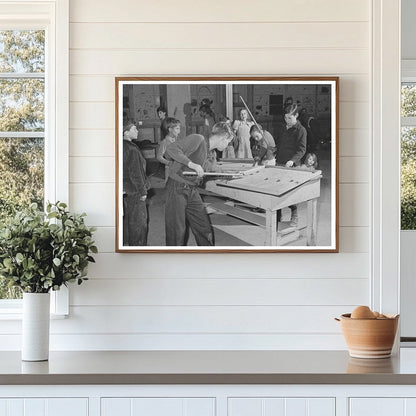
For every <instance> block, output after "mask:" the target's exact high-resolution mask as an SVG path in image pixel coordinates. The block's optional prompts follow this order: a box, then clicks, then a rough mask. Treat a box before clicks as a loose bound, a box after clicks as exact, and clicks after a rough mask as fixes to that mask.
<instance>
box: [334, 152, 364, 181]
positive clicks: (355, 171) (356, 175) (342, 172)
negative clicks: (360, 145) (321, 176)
mask: <svg viewBox="0 0 416 416" xmlns="http://www.w3.org/2000/svg"><path fill="white" fill-rule="evenodd" d="M369 179H370V166H369V161H368V157H340V158H339V181H340V183H368V181H369Z"/></svg>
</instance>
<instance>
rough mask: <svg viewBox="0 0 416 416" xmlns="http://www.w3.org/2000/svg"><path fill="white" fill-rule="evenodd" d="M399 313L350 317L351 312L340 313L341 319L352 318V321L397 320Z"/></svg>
mask: <svg viewBox="0 0 416 416" xmlns="http://www.w3.org/2000/svg"><path fill="white" fill-rule="evenodd" d="M399 317H400V314H396V315H389V316H386V317H385V318H376V317H374V318H351V313H343V314H342V315H341V319H345V320H347V321H348V320H350V319H351V320H352V321H393V320H397V319H399Z"/></svg>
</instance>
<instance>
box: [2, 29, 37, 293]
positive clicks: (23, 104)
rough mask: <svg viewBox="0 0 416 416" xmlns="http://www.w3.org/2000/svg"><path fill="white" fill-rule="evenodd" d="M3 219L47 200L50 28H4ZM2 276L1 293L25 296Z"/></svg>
mask: <svg viewBox="0 0 416 416" xmlns="http://www.w3.org/2000/svg"><path fill="white" fill-rule="evenodd" d="M0 91H1V95H0V222H1V221H4V220H5V219H6V218H7V217H10V216H11V215H13V214H14V212H15V211H17V210H19V209H21V208H22V207H23V206H25V205H28V204H30V203H33V202H35V203H37V204H38V205H39V206H40V207H41V206H43V203H44V167H45V163H44V159H45V158H44V149H45V146H44V144H45V30H0ZM21 295H22V294H21V291H20V290H19V289H17V288H15V287H8V286H7V285H6V284H5V283H4V281H3V280H2V279H1V278H0V299H16V298H21Z"/></svg>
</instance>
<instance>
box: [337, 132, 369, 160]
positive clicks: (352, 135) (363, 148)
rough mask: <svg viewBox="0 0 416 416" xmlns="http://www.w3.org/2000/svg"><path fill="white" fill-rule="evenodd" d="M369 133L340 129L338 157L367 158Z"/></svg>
mask: <svg viewBox="0 0 416 416" xmlns="http://www.w3.org/2000/svg"><path fill="white" fill-rule="evenodd" d="M370 142H371V138H370V131H369V130H368V128H363V129H355V128H348V129H341V130H340V131H339V155H340V156H362V157H365V156H369V154H370Z"/></svg>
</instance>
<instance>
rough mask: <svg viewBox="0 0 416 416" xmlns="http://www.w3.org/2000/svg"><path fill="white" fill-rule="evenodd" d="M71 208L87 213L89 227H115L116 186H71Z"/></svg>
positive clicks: (78, 184)
mask: <svg viewBox="0 0 416 416" xmlns="http://www.w3.org/2000/svg"><path fill="white" fill-rule="evenodd" d="M69 200H70V208H71V210H73V211H74V212H86V213H88V216H87V218H86V220H85V222H86V223H87V224H89V225H93V226H96V225H101V226H109V225H110V226H111V225H112V226H114V224H115V215H116V214H115V186H114V184H113V183H77V184H69Z"/></svg>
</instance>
